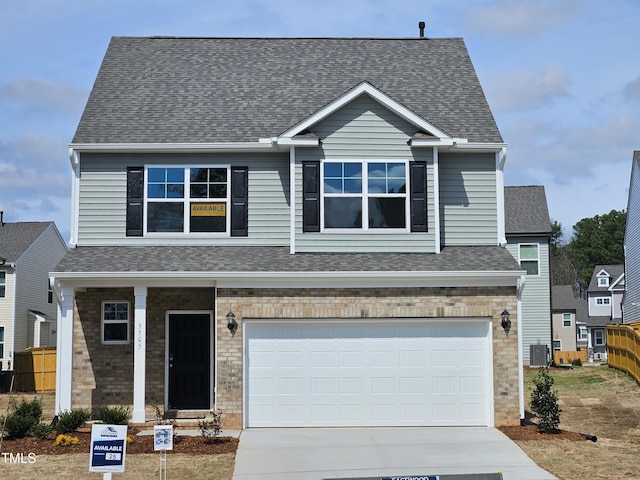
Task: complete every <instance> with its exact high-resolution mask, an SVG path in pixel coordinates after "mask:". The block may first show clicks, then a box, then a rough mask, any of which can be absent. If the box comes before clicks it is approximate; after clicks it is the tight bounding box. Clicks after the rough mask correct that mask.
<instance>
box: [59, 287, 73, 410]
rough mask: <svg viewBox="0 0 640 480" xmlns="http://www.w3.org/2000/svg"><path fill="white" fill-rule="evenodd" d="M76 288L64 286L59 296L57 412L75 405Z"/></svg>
mask: <svg viewBox="0 0 640 480" xmlns="http://www.w3.org/2000/svg"><path fill="white" fill-rule="evenodd" d="M75 293H76V292H75V289H74V288H71V287H63V288H61V289H60V291H59V296H58V332H57V335H56V352H57V353H56V369H57V371H58V374H57V375H56V406H55V413H56V414H58V413H60V412H61V411H63V410H71V408H72V407H73V405H72V403H71V402H72V399H71V392H72V391H73V301H74V298H75Z"/></svg>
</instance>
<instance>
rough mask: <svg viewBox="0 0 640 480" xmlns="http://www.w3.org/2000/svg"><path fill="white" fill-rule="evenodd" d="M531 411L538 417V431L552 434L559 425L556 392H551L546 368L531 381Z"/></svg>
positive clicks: (551, 383) (551, 384)
mask: <svg viewBox="0 0 640 480" xmlns="http://www.w3.org/2000/svg"><path fill="white" fill-rule="evenodd" d="M533 384H534V385H535V388H532V392H531V410H533V413H535V414H536V416H537V417H538V430H540V431H542V432H545V433H553V432H554V431H556V430H557V428H558V425H559V424H560V411H561V410H560V407H559V406H558V391H557V390H553V378H552V377H551V375H549V370H548V369H547V368H541V369H540V370H539V371H538V374H537V375H536V376H535V377H534V379H533Z"/></svg>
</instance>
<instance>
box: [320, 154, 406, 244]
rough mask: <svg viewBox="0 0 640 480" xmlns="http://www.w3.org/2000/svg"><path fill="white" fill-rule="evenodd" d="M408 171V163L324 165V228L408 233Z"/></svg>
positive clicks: (330, 162) (370, 162) (364, 162)
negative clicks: (393, 230)
mask: <svg viewBox="0 0 640 480" xmlns="http://www.w3.org/2000/svg"><path fill="white" fill-rule="evenodd" d="M407 171H408V163H407V162H406V161H378V160H376V161H367V160H364V161H357V162H356V161H341V162H336V161H325V162H323V164H322V210H321V213H322V219H323V220H322V225H323V228H324V229H325V230H329V229H332V230H333V229H345V230H346V229H351V230H361V231H370V230H381V229H395V230H405V231H408V226H409V196H408V195H407V178H408V175H407Z"/></svg>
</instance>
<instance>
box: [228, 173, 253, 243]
mask: <svg viewBox="0 0 640 480" xmlns="http://www.w3.org/2000/svg"><path fill="white" fill-rule="evenodd" d="M231 236H232V237H247V236H249V167H231Z"/></svg>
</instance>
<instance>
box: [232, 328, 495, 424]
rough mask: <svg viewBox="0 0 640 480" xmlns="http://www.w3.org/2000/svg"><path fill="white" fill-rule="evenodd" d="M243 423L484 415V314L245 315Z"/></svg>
mask: <svg viewBox="0 0 640 480" xmlns="http://www.w3.org/2000/svg"><path fill="white" fill-rule="evenodd" d="M245 329H246V330H245V331H246V345H245V346H246V353H245V355H246V357H245V358H246V378H247V383H246V388H247V392H246V395H247V397H246V398H247V412H248V413H247V424H248V426H249V427H256V426H264V427H273V426H374V425H406V426H429V425H488V424H489V420H488V416H489V413H488V412H489V402H490V395H489V387H488V386H487V385H488V382H489V377H488V375H489V374H488V372H487V365H490V362H489V359H490V358H491V357H490V347H489V342H488V339H487V332H488V323H487V322H486V321H477V322H458V323H451V324H447V323H441V322H413V323H411V322H401V321H396V323H395V324H382V323H369V324H365V323H356V322H353V323H352V324H339V323H332V322H321V321H318V322H310V321H309V322H291V323H284V322H283V323H269V322H266V321H265V322H259V321H254V322H248V323H247V324H246V325H245Z"/></svg>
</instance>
